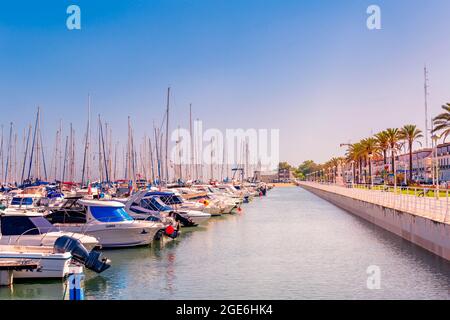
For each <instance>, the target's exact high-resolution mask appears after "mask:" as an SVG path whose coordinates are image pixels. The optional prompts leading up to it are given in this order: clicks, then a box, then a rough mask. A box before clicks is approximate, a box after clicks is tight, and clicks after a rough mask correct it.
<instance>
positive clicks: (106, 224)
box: [46, 197, 164, 248]
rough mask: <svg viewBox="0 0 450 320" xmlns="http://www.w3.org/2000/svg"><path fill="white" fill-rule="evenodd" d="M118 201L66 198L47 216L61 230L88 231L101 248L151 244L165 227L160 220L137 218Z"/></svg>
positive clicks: (83, 232) (86, 232)
mask: <svg viewBox="0 0 450 320" xmlns="http://www.w3.org/2000/svg"><path fill="white" fill-rule="evenodd" d="M124 207H125V206H124V204H123V203H120V202H117V201H102V200H84V199H80V198H79V197H74V198H67V199H66V202H65V203H64V204H63V205H62V206H61V207H60V208H58V209H57V210H54V211H52V212H50V213H49V214H48V215H46V219H47V220H48V221H50V222H51V223H52V224H53V225H54V226H55V227H57V228H58V229H59V230H61V231H67V232H76V233H81V234H88V235H90V236H93V237H95V238H97V240H98V241H99V242H100V245H101V246H102V248H120V247H134V246H141V245H148V244H150V243H151V242H152V240H153V239H154V237H155V234H156V233H157V232H158V231H159V230H160V229H162V228H164V226H163V225H162V224H161V223H159V222H153V221H137V220H134V219H133V218H132V217H131V216H130V215H129V214H128V213H127V212H126V211H125V210H124Z"/></svg>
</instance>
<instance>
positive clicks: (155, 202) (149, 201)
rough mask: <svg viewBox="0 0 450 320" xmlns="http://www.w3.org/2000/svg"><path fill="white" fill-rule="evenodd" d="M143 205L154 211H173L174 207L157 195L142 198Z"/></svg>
mask: <svg viewBox="0 0 450 320" xmlns="http://www.w3.org/2000/svg"><path fill="white" fill-rule="evenodd" d="M140 205H141V207H143V208H145V209H149V210H152V211H158V212H159V211H171V210H172V208H171V207H169V206H166V205H165V204H164V203H163V202H162V201H161V200H160V199H158V198H156V197H148V198H144V199H142V200H141V203H140Z"/></svg>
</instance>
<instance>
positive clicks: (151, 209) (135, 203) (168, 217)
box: [118, 190, 193, 240]
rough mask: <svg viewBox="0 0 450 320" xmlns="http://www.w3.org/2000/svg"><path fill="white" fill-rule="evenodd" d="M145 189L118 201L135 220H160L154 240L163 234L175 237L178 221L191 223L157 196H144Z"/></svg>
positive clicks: (178, 227) (177, 230)
mask: <svg viewBox="0 0 450 320" xmlns="http://www.w3.org/2000/svg"><path fill="white" fill-rule="evenodd" d="M146 193H147V191H146V190H141V191H138V192H136V193H134V194H133V195H132V196H131V197H130V198H128V199H126V200H124V199H120V200H118V201H120V202H122V203H124V204H125V211H126V212H127V213H128V214H129V215H130V216H131V217H132V218H133V219H135V220H143V221H154V222H160V223H161V224H162V225H163V228H161V229H160V231H159V232H158V233H157V234H156V236H155V240H161V239H162V237H163V236H165V237H167V238H168V239H175V238H176V237H177V236H178V235H179V229H180V223H181V221H182V220H183V221H185V222H186V223H187V224H189V223H191V224H192V223H193V222H192V221H189V220H187V219H182V218H181V217H179V216H178V214H177V213H176V212H174V211H173V210H171V208H169V207H167V206H166V205H165V204H164V203H162V202H161V200H159V198H157V197H153V196H146Z"/></svg>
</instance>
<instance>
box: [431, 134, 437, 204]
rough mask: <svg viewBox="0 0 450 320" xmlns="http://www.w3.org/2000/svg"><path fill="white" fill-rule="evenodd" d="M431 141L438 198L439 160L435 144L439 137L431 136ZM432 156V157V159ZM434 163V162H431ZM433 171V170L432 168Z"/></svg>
mask: <svg viewBox="0 0 450 320" xmlns="http://www.w3.org/2000/svg"><path fill="white" fill-rule="evenodd" d="M431 140H433V144H434V151H435V155H434V156H435V157H436V159H435V160H436V190H437V194H436V195H437V197H438V198H439V158H438V152H437V150H438V148H437V146H438V145H437V142H438V140H439V137H438V136H437V135H436V134H433V136H432V137H431ZM434 156H433V157H434ZM433 162H434V161H433ZM433 171H434V168H433Z"/></svg>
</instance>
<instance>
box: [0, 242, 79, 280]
mask: <svg viewBox="0 0 450 320" xmlns="http://www.w3.org/2000/svg"><path fill="white" fill-rule="evenodd" d="M16 259H21V260H22V259H24V260H30V261H32V262H34V263H36V264H37V265H38V268H37V269H35V270H24V271H14V273H13V276H14V278H17V279H27V278H64V277H65V276H67V275H68V273H69V266H70V263H71V260H72V254H71V253H70V252H64V253H55V252H54V249H53V247H44V246H41V247H37V246H18V245H3V244H2V245H0V260H16Z"/></svg>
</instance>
